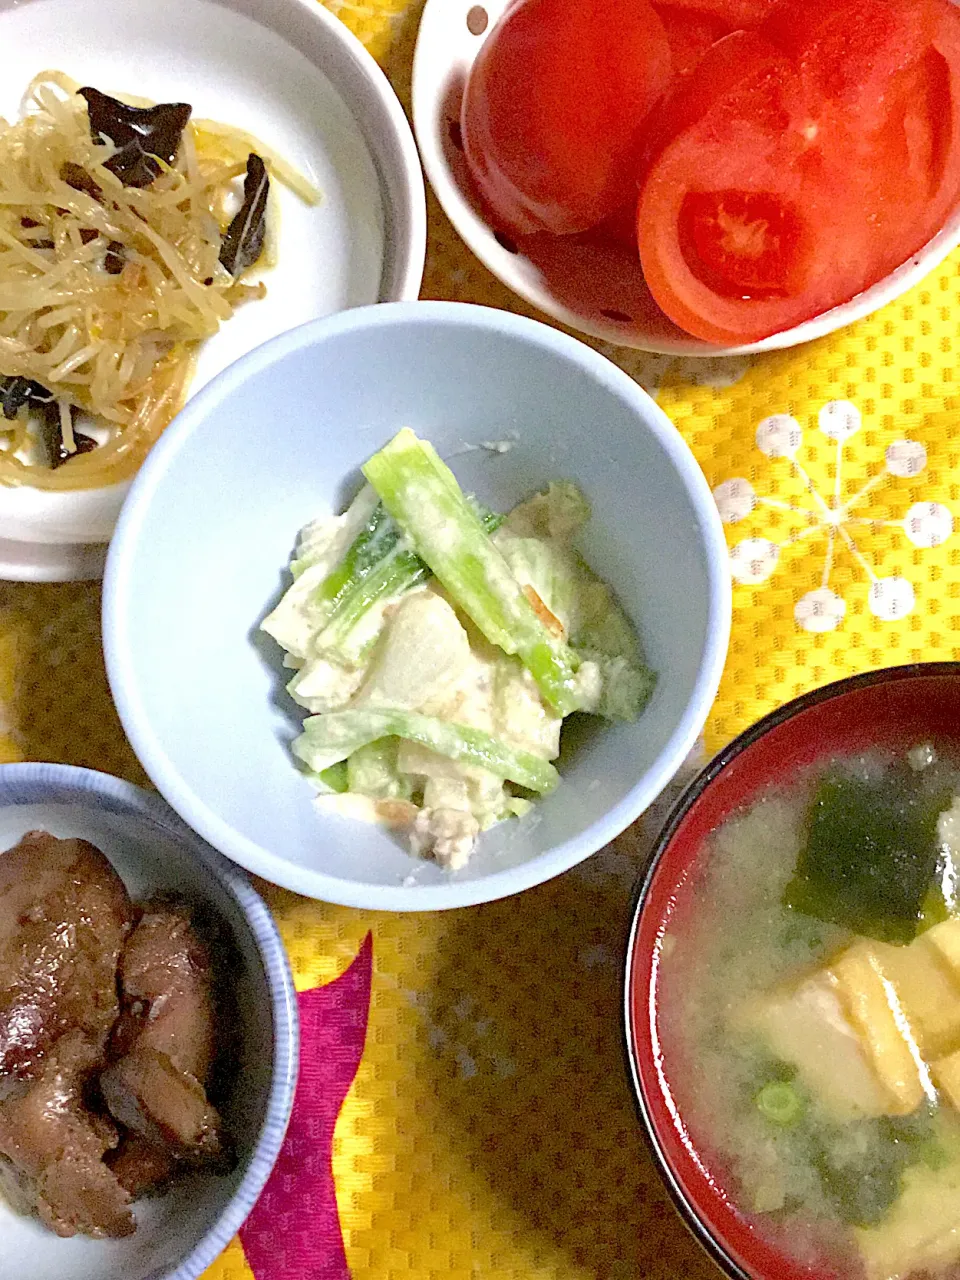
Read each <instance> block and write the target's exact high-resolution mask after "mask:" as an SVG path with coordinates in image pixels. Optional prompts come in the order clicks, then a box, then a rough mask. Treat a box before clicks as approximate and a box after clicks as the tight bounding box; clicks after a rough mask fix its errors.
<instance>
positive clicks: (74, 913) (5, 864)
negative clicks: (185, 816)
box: [0, 831, 134, 1077]
mask: <svg viewBox="0 0 960 1280" xmlns="http://www.w3.org/2000/svg"><path fill="white" fill-rule="evenodd" d="M133 919H134V910H133V907H132V905H131V902H130V899H129V897H128V895H127V891H126V889H125V888H124V885H123V881H122V880H121V879H120V877H119V876H118V875H117V873H116V872H115V871H114V869H113V867H112V866H111V865H110V863H109V862H108V861H107V859H106V858H105V857H104V856H103V854H102V853H101V852H100V851H99V849H96V848H95V847H94V846H93V845H92V844H89V843H88V842H87V841H86V840H74V839H70V840H58V839H57V838H56V837H55V836H52V835H49V834H48V833H47V832H45V831H31V832H29V833H28V834H27V835H25V836H24V837H23V839H22V840H21V841H20V843H19V844H18V845H16V846H15V847H14V848H12V849H9V850H7V852H6V853H3V854H0V1076H18V1077H29V1076H31V1075H34V1074H37V1073H38V1072H39V1071H40V1070H41V1069H42V1064H43V1058H44V1055H45V1054H46V1053H47V1052H48V1051H49V1050H50V1048H51V1046H53V1045H54V1044H56V1042H57V1040H58V1039H59V1038H60V1036H62V1035H63V1034H64V1032H66V1031H68V1030H71V1029H77V1030H79V1031H80V1032H82V1033H83V1035H84V1037H85V1038H86V1039H87V1040H88V1041H89V1042H90V1044H91V1045H93V1046H94V1048H95V1049H96V1051H97V1052H98V1053H99V1052H100V1051H101V1050H102V1049H103V1047H104V1045H105V1043H106V1041H107V1038H108V1036H109V1034H110V1030H111V1028H112V1026H113V1024H114V1021H115V1020H116V1018H117V1015H118V1013H119V1003H118V998H117V978H116V974H117V962H118V959H119V956H120V949H121V947H122V945H123V942H124V939H125V937H126V935H127V933H128V932H129V929H130V926H131V925H132V923H133Z"/></svg>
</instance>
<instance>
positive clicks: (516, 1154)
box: [418, 820, 717, 1280]
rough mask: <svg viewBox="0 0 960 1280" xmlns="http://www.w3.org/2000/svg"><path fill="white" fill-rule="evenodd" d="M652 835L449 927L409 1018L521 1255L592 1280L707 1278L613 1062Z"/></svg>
mask: <svg viewBox="0 0 960 1280" xmlns="http://www.w3.org/2000/svg"><path fill="white" fill-rule="evenodd" d="M657 825H658V824H657V822H656V820H653V821H651V822H649V823H648V824H647V825H646V826H644V825H643V823H642V820H641V823H638V824H636V825H635V826H634V827H633V828H631V829H630V830H628V831H627V832H625V833H624V835H622V836H621V837H620V838H619V839H618V840H616V841H614V843H613V844H611V845H610V846H608V847H607V848H606V849H604V850H601V851H600V852H599V853H598V854H596V855H595V856H594V857H593V858H591V859H588V860H587V861H586V862H585V863H583V864H581V866H580V867H578V868H575V869H574V870H573V871H571V872H569V873H567V874H566V875H564V876H562V877H560V878H558V879H556V880H554V881H552V882H549V883H547V884H545V885H542V886H540V887H539V888H537V889H531V890H529V891H528V892H526V893H524V894H522V895H518V896H516V897H513V898H508V899H504V900H502V901H500V902H494V903H489V904H486V905H484V906H480V907H473V908H471V909H470V910H465V911H459V912H456V913H453V914H451V915H450V916H448V917H447V920H448V928H447V929H446V930H444V932H443V936H442V941H441V942H440V948H439V953H438V956H437V962H436V971H435V972H434V974H433V976H432V980H431V982H430V984H429V988H428V990H427V992H426V993H425V994H424V995H423V996H422V997H421V998H420V1000H419V1002H418V1003H419V1006H420V1011H421V1015H422V1017H423V1020H424V1023H425V1031H426V1036H427V1039H428V1041H429V1044H430V1046H431V1047H432V1049H433V1052H432V1054H430V1055H428V1062H429V1064H430V1068H431V1072H432V1079H431V1081H430V1085H431V1093H432V1096H433V1099H434V1102H435V1105H436V1107H437V1109H438V1112H439V1113H440V1114H439V1115H438V1118H437V1125H436V1128H437V1131H439V1132H442V1133H444V1134H445V1135H447V1136H448V1140H449V1141H450V1142H451V1143H453V1144H455V1146H456V1147H457V1148H458V1149H459V1150H460V1152H461V1154H462V1156H463V1158H464V1161H465V1163H466V1165H467V1166H468V1167H469V1168H470V1169H471V1170H473V1171H474V1175H475V1176H481V1177H483V1178H484V1180H485V1181H486V1182H487V1183H488V1184H489V1186H490V1188H492V1189H493V1191H494V1192H495V1194H496V1195H497V1196H498V1197H499V1198H500V1199H501V1200H502V1201H503V1205H504V1215H505V1218H506V1219H507V1220H508V1221H509V1220H510V1219H512V1218H515V1217H519V1218H520V1220H521V1222H520V1223H518V1224H517V1230H518V1234H519V1233H520V1232H522V1237H523V1239H524V1242H525V1244H528V1242H529V1240H530V1235H531V1232H533V1233H535V1236H536V1237H537V1252H538V1254H540V1253H543V1252H544V1251H550V1252H553V1251H557V1250H558V1251H560V1252H561V1254H562V1255H564V1256H565V1257H566V1259H568V1260H569V1263H570V1265H571V1266H576V1267H578V1268H583V1271H582V1272H581V1271H577V1274H578V1275H581V1274H583V1275H584V1276H590V1277H596V1280H637V1278H638V1277H640V1276H643V1277H644V1280H661V1278H662V1280H675V1278H676V1277H677V1276H680V1275H682V1276H684V1277H686V1280H708V1278H712V1277H714V1276H715V1275H716V1274H717V1273H716V1271H715V1269H714V1266H713V1264H712V1263H711V1262H710V1261H709V1259H708V1258H707V1257H706V1255H705V1254H703V1253H702V1252H701V1251H700V1249H699V1247H698V1246H697V1244H696V1243H695V1241H694V1240H693V1238H692V1237H691V1236H690V1235H688V1233H687V1231H686V1229H685V1228H684V1226H683V1225H682V1223H681V1221H680V1219H679V1217H678V1216H677V1215H676V1213H675V1211H674V1209H673V1207H672V1204H671V1202H670V1200H669V1198H668V1196H667V1193H666V1191H665V1189H664V1188H663V1185H662V1184H661V1182H660V1179H659V1175H658V1174H657V1172H656V1170H655V1168H654V1166H653V1163H652V1161H651V1159H650V1157H649V1155H648V1153H647V1150H646V1147H645V1145H644V1141H643V1139H642V1137H641V1131H640V1122H639V1119H638V1117H637V1113H636V1110H635V1105H634V1099H633V1096H632V1092H631V1088H630V1085H629V1083H628V1078H627V1070H626V1059H625V1055H624V1050H623V1047H622V1030H621V1006H622V991H623V963H624V951H625V940H626V935H627V928H628V921H629V916H630V907H631V902H632V896H633V888H634V885H635V883H636V880H637V878H638V876H639V874H640V872H641V870H642V867H643V865H644V862H645V859H646V856H647V853H648V850H649V848H650V845H651V843H652V837H653V835H654V834H655V831H656V826H657ZM521 1223H522V1225H521ZM544 1261H546V1259H545V1258H544ZM558 1274H559V1272H558Z"/></svg>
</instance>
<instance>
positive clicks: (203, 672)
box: [104, 302, 730, 910]
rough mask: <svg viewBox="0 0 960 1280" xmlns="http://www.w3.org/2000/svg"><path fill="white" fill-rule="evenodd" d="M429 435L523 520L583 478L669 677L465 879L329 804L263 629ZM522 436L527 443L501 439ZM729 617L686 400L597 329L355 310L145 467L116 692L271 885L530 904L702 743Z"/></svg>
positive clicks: (153, 773)
mask: <svg viewBox="0 0 960 1280" xmlns="http://www.w3.org/2000/svg"><path fill="white" fill-rule="evenodd" d="M404 425H407V426H411V427H413V428H414V430H415V431H417V433H418V434H420V435H422V436H425V437H427V438H429V439H430V440H432V441H433V443H434V444H435V445H436V446H437V448H438V449H439V451H440V453H441V455H443V456H444V457H445V458H446V459H448V461H449V462H450V464H451V466H452V467H453V469H454V471H455V472H456V474H457V476H458V478H459V480H460V482H461V483H462V484H463V486H464V487H465V488H466V489H468V490H472V491H473V492H475V493H476V494H477V495H478V496H479V497H481V498H482V499H483V500H484V501H486V502H487V503H489V504H490V505H491V506H492V507H494V508H497V509H500V510H506V509H508V508H509V507H510V506H511V505H512V504H513V503H515V502H517V501H518V500H519V499H521V498H522V497H524V496H527V495H529V494H530V493H531V492H533V491H534V490H535V489H537V488H539V487H540V486H542V485H544V484H545V483H546V482H547V481H549V480H552V479H557V478H561V477H566V478H570V479H573V480H576V481H577V482H578V483H579V484H580V485H581V486H582V488H583V489H584V490H585V492H586V494H587V496H588V497H589V498H590V500H591V502H592V504H593V511H594V516H593V519H592V521H591V523H590V526H589V530H588V533H587V535H586V536H585V537H584V538H583V539H582V540H581V546H582V549H583V551H584V553H585V555H586V557H587V559H588V561H589V562H590V563H591V564H592V565H593V567H594V568H595V569H596V570H597V571H598V572H599V573H600V574H602V576H603V577H605V578H606V579H607V580H608V581H609V582H610V583H611V584H612V585H613V586H614V587H615V589H616V590H617V592H618V593H619V595H620V597H621V599H622V601H623V603H624V605H625V606H626V608H627V610H628V611H629V613H630V614H631V615H632V617H633V618H634V619H635V620H636V621H637V622H638V623H639V626H640V630H641V632H642V635H643V639H644V643H645V645H646V649H647V652H648V656H649V658H650V661H651V663H652V665H653V666H654V667H655V668H656V670H657V671H658V673H659V677H660V678H659V683H658V685H657V689H656V692H655V694H654V696H653V699H652V701H651V703H650V705H649V706H648V707H647V709H646V710H645V711H644V713H643V715H642V717H641V718H640V720H639V721H638V722H637V723H636V724H632V725H618V726H616V727H603V728H602V729H599V730H597V731H596V732H591V733H590V734H588V735H581V736H580V740H579V741H576V742H571V743H570V744H569V746H570V750H569V751H566V752H565V758H564V759H563V761H562V762H561V772H562V774H563V781H562V782H561V785H560V786H559V787H558V788H557V790H556V791H555V792H554V793H553V795H551V796H550V797H549V799H547V800H546V801H545V802H544V803H542V804H540V805H537V807H536V809H535V810H534V812H533V814H532V815H529V816H528V817H527V818H525V819H524V820H523V821H522V822H515V821H514V822H510V823H503V824H501V825H500V826H498V827H495V828H494V829H493V830H491V831H489V832H487V833H486V834H485V835H484V836H483V837H482V838H481V841H480V845H479V848H478V850H477V852H476V854H475V855H474V857H473V859H472V860H471V862H470V864H469V865H468V867H467V868H466V869H465V870H464V871H461V872H458V873H456V874H454V875H451V874H449V873H447V872H444V871H441V870H440V869H439V868H438V867H436V866H434V865H432V864H428V863H422V862H417V861H414V860H413V859H412V858H411V857H410V856H409V855H408V854H407V853H406V852H405V851H404V849H403V847H402V846H401V844H400V843H399V842H398V841H397V840H396V839H395V838H394V837H393V836H391V835H390V834H388V833H386V832H384V831H382V830H380V829H378V828H376V827H373V826H368V825H365V824H363V823H359V822H354V821H350V820H348V819H346V818H334V817H330V816H324V817H321V816H320V815H319V814H318V813H317V811H316V810H315V808H314V806H313V805H312V804H311V795H312V791H311V788H310V787H309V785H308V784H307V783H306V782H305V781H304V780H303V779H302V778H301V777H300V776H299V775H298V773H297V772H296V770H295V769H294V766H293V763H292V761H291V758H290V755H289V743H290V740H291V739H292V737H293V736H294V735H295V733H296V732H297V731H298V726H299V722H300V715H301V714H302V713H298V709H297V708H296V707H295V706H294V704H293V703H292V702H290V701H289V699H288V698H287V696H286V694H285V692H284V690H283V683H284V679H283V675H284V673H283V670H282V668H281V666H280V657H281V655H280V652H279V650H278V649H277V647H276V646H275V645H274V644H273V642H272V641H270V640H269V638H268V637H266V636H263V635H260V634H258V631H257V626H258V623H259V621H260V620H261V619H262V618H263V617H264V615H265V614H266V613H267V611H268V610H269V608H270V607H271V605H272V604H273V603H274V602H275V601H276V599H277V597H278V595H279V593H280V591H281V589H282V587H283V585H284V582H285V581H286V580H287V578H286V571H285V566H286V564H287V561H288V559H289V556H290V552H291V549H292V547H293V544H294V540H295V538H296V534H297V531H298V529H299V528H300V527H301V525H303V524H305V523H306V522H307V521H308V520H310V519H312V518H314V517H315V516H317V515H320V514H323V513H327V512H330V511H332V510H339V509H341V508H342V506H343V504H344V503H345V501H346V500H347V499H348V498H349V497H350V496H351V495H352V493H353V491H355V488H356V486H357V484H358V467H359V466H360V464H361V463H362V462H363V461H364V460H365V459H366V458H367V457H368V456H369V455H370V454H371V453H373V452H375V451H376V450H377V449H378V448H379V447H380V446H381V445H382V444H384V443H385V442H386V441H387V440H388V439H389V438H390V436H391V435H393V433H394V432H395V431H397V430H398V429H399V428H400V427H401V426H404ZM498 441H502V442H506V443H507V444H508V445H509V448H508V450H507V451H506V452H496V451H492V450H491V449H489V448H486V447H484V445H485V442H488V443H489V442H498ZM729 625H730V582H729V573H728V567H727V552H726V544H725V540H724V534H723V529H722V527H721V524H720V519H719V516H718V515H717V511H716V508H715V505H714V502H713V498H712V496H711V494H710V490H709V488H708V486H707V483H706V481H705V480H704V477H703V475H702V473H701V472H700V470H699V468H698V466H697V464H696V462H695V461H694V458H693V456H692V454H691V453H690V451H689V449H688V448H687V446H686V444H685V443H684V441H683V439H682V437H681V436H680V434H679V433H678V431H677V430H676V428H675V427H674V426H673V425H672V424H671V423H670V421H669V420H668V418H667V417H666V416H665V415H664V414H663V412H662V411H661V410H660V409H659V408H658V407H657V405H656V404H654V402H653V401H652V400H651V399H650V397H649V396H647V395H646V394H645V392H644V391H642V390H641V388H640V387H639V386H637V384H636V383H635V382H633V381H632V380H631V379H630V378H628V377H627V375H626V374H625V373H623V372H622V371H621V370H620V369H618V368H616V366H614V365H613V364H611V363H610V362H609V361H608V360H605V359H604V358H603V357H601V356H599V355H597V353H596V352H594V351H592V350H590V349H589V348H588V347H586V346H584V345H583V344H582V343H579V342H577V341H575V340H574V339H573V338H569V337H567V336H566V335H564V334H562V333H559V332H557V331H556V330H554V329H550V328H548V327H546V326H545V325H542V324H538V323H536V322H534V321H532V320H527V319H523V318H522V317H519V316H516V315H511V314H508V313H506V312H502V311H494V310H491V309H488V308H485V307H475V306H467V305H462V304H457V303H440V302H417V303H396V304H388V305H381V306H374V307H365V308H360V309H357V310H353V311H348V312H345V313H343V314H341V315H337V316H334V317H332V318H330V319H327V320H322V321H320V322H318V323H315V324H311V325H307V326H304V327H303V328H301V329H298V330H295V331H293V332H291V333H288V334H285V335H284V336H283V337H281V338H278V339H276V340H275V341H273V342H271V343H268V344H267V345H266V346H264V347H261V348H260V349H259V350H258V351H255V352H253V353H252V354H251V355H249V356H247V357H245V358H244V359H243V360H241V361H239V362H238V363H237V364H235V365H233V366H232V368H230V369H229V370H227V371H226V372H225V373H223V374H222V375H221V376H220V378H219V379H217V380H216V381H215V382H214V383H212V384H211V385H210V386H209V387H207V388H206V389H205V390H203V391H202V392H201V393H200V394H199V395H198V396H197V397H196V398H195V399H194V400H192V401H191V402H190V404H189V405H188V406H187V407H186V409H184V410H183V412H182V413H181V414H180V415H179V416H178V418H177V419H176V421H175V422H174V423H173V425H172V426H171V427H169V428H168V430H167V431H166V432H165V433H164V435H163V437H162V438H161V440H160V441H159V443H158V444H157V445H156V446H155V448H154V449H153V451H152V452H151V454H150V456H149V458H148V459H147V461H146V463H145V464H144V466H143V468H142V469H141V471H140V474H139V476H138V478H137V480H136V481H135V482H134V484H133V487H132V488H131V491H130V494H129V497H128V498H127V501H126V504H125V506H124V509H123V512H122V515H121V518H120V522H119V524H118V527H117V532H116V535H115V537H114V541H113V544H112V546H111V550H110V554H109V558H108V563H107V571H106V577H105V585H104V645H105V651H106V660H107V671H108V674H109V678H110V685H111V688H112V690H113V694H114V698H115V700H116V703H117V707H118V709H119V712H120V717H121V719H122V721H123V725H124V728H125V729H126V731H127V734H128V736H129V738H130V741H131V742H132V744H133V746H134V749H135V750H136V752H137V754H138V756H139V757H140V759H141V761H142V762H143V765H144V767H145V768H146V770H147V772H148V773H149V775H150V777H151V778H152V779H153V781H154V782H155V784H156V785H157V787H158V788H159V790H160V791H161V792H162V793H163V795H164V796H165V797H166V798H167V800H168V801H169V802H170V804H171V805H172V806H173V807H174V809H176V810H177V812H178V813H179V814H180V815H181V817H183V818H184V819H185V820H186V821H187V822H188V823H190V825H191V826H192V827H194V828H195V829H196V830H197V831H199V832H201V833H202V835H203V836H204V837H205V838H206V839H207V840H209V841H210V843H211V844H213V845H214V846H216V848H218V849H220V850H221V851H222V852H223V853H225V854H227V856H228V857H231V858H234V859H235V860H236V861H237V862H239V863H240V864H241V865H242V866H245V867H247V868H248V869H249V870H251V871H255V872H257V873H258V874H259V875H262V876H264V877H266V878H267V879H269V880H273V881H275V882H276V883H278V884H282V885H285V886H286V887H287V888H289V889H293V890H295V891H296V892H298V893H303V894H307V895H309V896H312V897H317V898H323V899H326V900H328V901H332V902H340V903H345V904H347V905H350V906H358V907H371V908H383V909H387V910H424V909H433V908H438V907H457V906H466V905H468V904H471V903H476V902H484V901H487V900H489V899H492V898H497V897H502V896H505V895H507V894H511V893H516V892H517V891H519V890H521V889H526V888H528V887H529V886H531V885H535V884H538V883H540V882H541V881H543V880H547V879H548V878H549V877H551V876H554V875H556V874H557V873H558V872H561V871H564V870H566V869H567V868H568V867H571V866H573V865H574V864H575V863H577V862H579V861H580V860H581V859H583V858H586V857H587V856H588V855H589V854H591V853H593V852H594V851H595V850H597V849H599V848H600V847H601V846H602V845H604V844H606V843H607V842H608V841H609V840H611V839H612V838H613V837H614V836H615V835H617V834H618V833H619V832H620V831H622V830H623V829H624V828H625V827H626V826H627V825H628V824H629V823H630V822H632V821H633V820H634V818H636V817H637V815H638V814H639V813H641V812H642V810H643V809H644V808H645V807H646V806H647V805H648V804H649V803H650V802H651V801H652V800H653V799H654V798H655V797H656V796H657V794H658V793H659V792H660V791H661V790H662V788H663V787H664V786H665V785H666V783H667V782H668V781H669V780H670V778H671V777H672V776H673V774H674V773H675V772H676V770H677V768H678V767H679V765H680V763H681V762H682V760H683V759H684V757H685V756H686V755H687V753H688V752H689V750H690V748H691V746H692V745H693V743H694V742H695V740H696V738H697V735H698V734H699V732H700V729H701V728H702V726H703V722H704V720H705V718H706V715H707V712H708V710H709V708H710V705H711V703H712V701H713V698H714V695H715V693H716V689H717V684H718V681H719V678H720V672H721V669H722V666H723V661H724V657H725V654H726V648H727V640H728V634H729ZM286 674H287V676H289V672H288V673H286Z"/></svg>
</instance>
